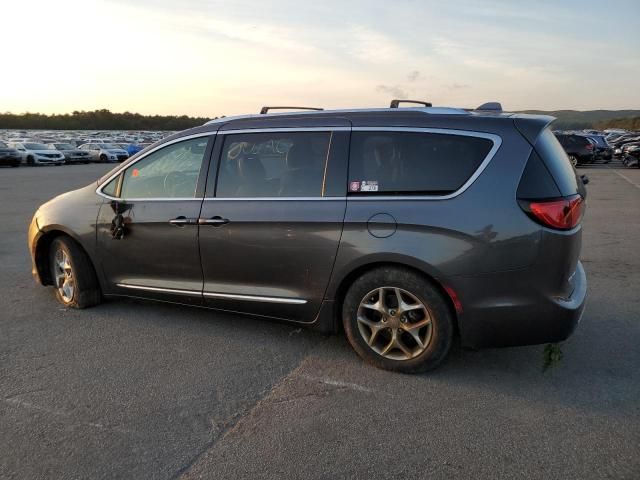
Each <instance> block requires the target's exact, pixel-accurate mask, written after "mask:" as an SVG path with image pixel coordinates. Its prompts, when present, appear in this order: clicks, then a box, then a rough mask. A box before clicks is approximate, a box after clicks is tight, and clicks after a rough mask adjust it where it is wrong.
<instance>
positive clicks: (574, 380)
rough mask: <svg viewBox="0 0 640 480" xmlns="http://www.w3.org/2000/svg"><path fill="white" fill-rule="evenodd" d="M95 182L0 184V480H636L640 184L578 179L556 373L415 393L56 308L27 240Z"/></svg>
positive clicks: (327, 355)
mask: <svg viewBox="0 0 640 480" xmlns="http://www.w3.org/2000/svg"><path fill="white" fill-rule="evenodd" d="M107 168H109V167H108V166H104V165H84V166H66V167H59V168H56V167H43V168H19V169H1V170H0V198H1V199H2V202H0V224H1V225H2V226H3V228H2V231H1V232H0V265H2V275H0V289H1V290H2V291H3V292H4V294H3V295H2V298H1V299H0V478H47V479H49V478H123V477H124V478H136V479H144V478H160V479H163V478H165V479H168V478H215V479H225V478H230V479H238V478H331V479H333V478H343V477H351V478H367V479H374V478H384V479H389V478H405V477H407V478H430V479H437V478H465V479H466V478H475V479H479V478H491V479H497V478H527V479H537V478H540V479H543V478H544V479H549V478H563V479H570V478H576V479H590V478H593V479H601V478H629V479H632V478H633V479H635V478H640V455H639V454H640V401H639V399H640V375H639V372H640V348H639V347H638V345H640V301H639V300H638V298H639V296H638V288H637V287H638V285H640V254H638V245H639V244H640V208H639V207H640V170H625V169H620V170H617V169H613V168H608V167H600V168H593V169H584V173H587V174H588V175H589V177H590V179H591V183H590V184H589V210H588V214H587V217H586V219H585V235H584V249H583V262H584V265H585V268H586V270H587V274H588V279H589V282H590V283H589V299H588V305H587V308H586V312H585V315H584V317H583V320H582V322H581V324H580V325H579V327H578V329H577V331H576V333H575V334H574V335H573V337H572V338H570V339H569V340H568V341H567V342H565V344H564V345H563V352H564V358H563V359H562V361H561V362H560V364H559V365H557V366H556V367H555V368H552V369H551V370H549V371H547V372H546V373H544V372H543V371H542V365H543V354H542V352H543V347H542V346H533V347H521V348H511V349H493V350H482V351H468V350H462V349H460V348H457V347H456V348H454V350H453V351H452V353H451V356H450V358H449V360H448V362H447V363H446V364H445V365H444V366H443V367H442V368H440V369H439V370H437V371H436V372H433V373H431V374H428V375H420V376H407V375H400V374H394V373H389V372H384V371H381V370H376V369H374V368H372V367H369V366H368V365H366V364H364V363H362V362H361V361H360V360H359V359H358V358H357V357H356V356H355V354H354V353H352V351H351V350H350V348H349V346H348V345H347V343H346V341H345V339H344V338H342V337H341V336H333V337H325V336H322V335H320V334H318V333H314V332H311V331H306V330H299V329H298V328H296V327H293V326H288V325H283V324H273V323H268V322H265V321H258V320H253V319H248V318H243V317H239V316H231V315H226V314H220V313H215V312H210V311H206V310H200V309H188V308H185V307H177V306H171V305H164V304H155V303H151V302H149V303H146V302H139V301H132V300H118V301H115V300H114V301H109V302H107V303H105V304H103V305H101V306H99V307H97V308H93V309H90V310H85V311H72V310H67V309H64V308H62V307H61V306H59V305H58V304H57V303H56V302H55V299H54V296H53V292H52V291H51V290H50V289H46V288H43V287H39V286H37V285H35V284H34V282H33V280H32V279H31V275H30V266H29V258H28V252H27V249H26V231H27V226H28V222H29V220H30V218H31V215H32V214H33V212H34V211H35V209H36V207H37V206H38V205H39V204H40V203H42V202H44V201H45V200H47V199H49V198H51V197H52V196H54V195H55V194H57V193H60V192H63V191H66V190H69V189H71V188H75V187H78V186H82V185H85V184H87V183H89V182H90V181H91V180H93V179H95V178H97V177H98V176H100V175H101V174H102V173H104V172H105V171H106V170H107ZM634 287H635V288H634Z"/></svg>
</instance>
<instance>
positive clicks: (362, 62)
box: [0, 0, 640, 117]
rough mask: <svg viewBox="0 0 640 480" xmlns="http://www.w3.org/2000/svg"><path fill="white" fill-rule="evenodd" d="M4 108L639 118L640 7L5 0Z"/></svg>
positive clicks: (632, 1) (634, 0)
mask: <svg viewBox="0 0 640 480" xmlns="http://www.w3.org/2000/svg"><path fill="white" fill-rule="evenodd" d="M5 2H6V3H4V2H3V3H4V4H3V6H2V40H1V42H2V45H3V48H2V50H3V54H2V57H3V60H2V67H0V71H2V75H0V111H11V112H14V113H22V112H26V111H29V112H41V113H67V112H71V111H74V110H93V109H97V108H107V109H109V110H111V111H114V112H122V111H132V112H139V113H144V114H161V115H168V114H171V115H174V114H176V115H178V114H179V115H182V114H186V115H194V116H195V115H197V116H204V117H215V116H220V115H234V114H243V113H257V111H258V110H259V109H260V107H261V106H262V105H282V104H284V105H303V106H319V107H325V108H350V107H358V108H360V107H381V106H387V105H388V103H389V101H390V100H391V99H393V98H411V99H418V100H426V101H430V102H432V103H433V104H434V105H437V106H456V107H475V106H478V105H480V104H481V103H484V102H486V101H500V102H501V103H502V105H503V107H504V108H505V109H508V110H520V109H547V110H556V109H577V110H591V109H632V108H633V109H638V108H640V28H638V25H639V24H640V0H629V1H624V0H610V1H606V2H605V1H591V0H582V1H569V0H564V1H563V0H555V1H530V0H527V1H519V0H512V1H506V0H505V1H501V0H486V1H480V0H478V1H471V0H461V1H457V0H449V1H446V2H445V1H442V0H440V1H428V0H393V1H391V0H368V1H365V0H362V1H361V0H339V1H336V0H316V1H306V0H260V1H250V0H226V1H218V0H135V1H131V0H129V1H127V0H5Z"/></svg>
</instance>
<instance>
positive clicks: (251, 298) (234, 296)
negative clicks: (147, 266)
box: [116, 283, 307, 305]
mask: <svg viewBox="0 0 640 480" xmlns="http://www.w3.org/2000/svg"><path fill="white" fill-rule="evenodd" d="M116 286H118V287H121V288H129V289H131V290H144V291H147V292H159V293H176V294H179V295H189V296H198V297H200V296H205V297H210V298H226V299H230V300H245V301H247V302H266V303H283V304H288V305H304V304H306V303H307V301H306V300H305V299H303V298H289V297H267V296H262V295H242V294H239V293H216V292H203V291H200V290H179V289H175V288H163V287H147V286H144V285H132V284H129V283H116Z"/></svg>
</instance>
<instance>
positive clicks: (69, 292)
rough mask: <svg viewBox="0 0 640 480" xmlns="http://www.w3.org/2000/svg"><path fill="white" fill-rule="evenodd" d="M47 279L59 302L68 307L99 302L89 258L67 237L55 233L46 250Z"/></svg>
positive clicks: (91, 304) (96, 282) (97, 287)
mask: <svg viewBox="0 0 640 480" xmlns="http://www.w3.org/2000/svg"><path fill="white" fill-rule="evenodd" d="M49 263H50V268H51V280H52V282H53V285H54V287H55V289H56V298H57V299H58V301H59V302H60V303H62V304H63V305H65V306H67V307H72V308H87V307H92V306H94V305H97V304H98V303H100V300H101V294H100V287H99V285H98V279H97V278H96V274H95V272H94V270H93V266H92V264H91V260H90V259H89V257H88V256H87V254H86V253H85V252H84V251H83V250H82V248H80V246H79V245H78V244H77V243H76V242H75V241H74V240H72V239H71V238H69V237H58V238H56V239H55V240H54V241H53V242H52V243H51V249H50V251H49Z"/></svg>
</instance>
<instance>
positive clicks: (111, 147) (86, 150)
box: [0, 139, 148, 167]
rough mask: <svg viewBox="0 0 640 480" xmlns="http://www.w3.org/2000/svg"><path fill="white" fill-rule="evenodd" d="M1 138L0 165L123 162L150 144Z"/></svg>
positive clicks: (97, 140)
mask: <svg viewBox="0 0 640 480" xmlns="http://www.w3.org/2000/svg"><path fill="white" fill-rule="evenodd" d="M18 140H19V141H10V142H4V141H0V165H6V166H11V167H18V166H20V165H21V164H26V165H62V164H72V163H91V162H103V163H106V162H123V161H124V160H126V159H127V158H129V157H130V156H131V155H134V154H135V153H137V152H139V151H140V150H142V149H143V148H145V147H146V146H147V145H148V144H143V143H131V144H121V143H105V142H104V141H103V140H99V139H96V140H90V141H88V142H87V143H84V144H82V145H80V146H76V145H73V144H72V143H58V142H54V143H41V142H38V141H35V140H31V139H18Z"/></svg>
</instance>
